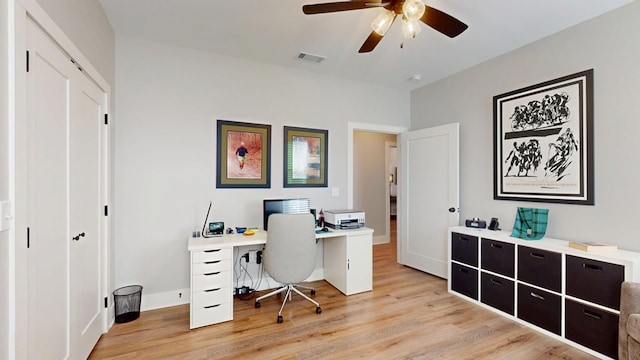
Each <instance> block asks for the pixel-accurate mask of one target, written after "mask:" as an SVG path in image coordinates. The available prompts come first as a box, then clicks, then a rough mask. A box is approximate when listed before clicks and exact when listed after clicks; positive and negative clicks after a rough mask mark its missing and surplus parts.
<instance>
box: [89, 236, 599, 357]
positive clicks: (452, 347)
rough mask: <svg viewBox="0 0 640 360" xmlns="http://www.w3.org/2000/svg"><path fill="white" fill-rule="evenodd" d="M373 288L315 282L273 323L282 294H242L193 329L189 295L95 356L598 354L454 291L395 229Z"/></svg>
mask: <svg viewBox="0 0 640 360" xmlns="http://www.w3.org/2000/svg"><path fill="white" fill-rule="evenodd" d="M373 274H374V275H373V278H374V279H373V291H370V292H366V293H362V294H357V295H352V296H348V297H347V296H344V295H342V293H340V292H339V291H338V290H336V289H335V288H333V287H332V286H331V285H329V284H328V283H327V282H325V281H316V282H313V283H311V284H312V285H313V286H315V288H316V291H317V294H316V296H315V299H316V300H317V301H319V302H320V305H321V306H322V309H323V311H322V314H319V315H318V314H316V313H315V306H314V305H313V304H311V303H309V302H307V301H306V300H304V299H302V298H300V297H299V296H294V298H293V299H294V300H293V301H292V302H289V303H287V305H286V306H285V310H284V312H283V316H284V322H283V323H282V324H278V323H276V316H277V313H278V308H279V306H280V303H279V301H278V300H279V299H278V300H276V299H273V298H272V299H265V300H264V301H262V307H261V308H259V309H255V308H254V299H250V300H248V301H242V300H239V299H235V303H234V306H235V310H234V320H233V321H229V322H225V323H222V324H216V325H211V326H206V327H202V328H198V329H194V330H189V305H181V306H175V307H171V308H164V309H159V310H153V311H147V312H143V313H142V314H141V315H140V318H138V319H137V320H134V321H132V322H130V323H125V324H115V325H114V326H113V327H112V328H111V330H110V331H109V333H108V334H104V335H103V336H102V338H101V339H100V341H99V342H98V344H97V345H96V347H95V349H94V350H93V352H92V354H91V356H90V359H237V358H245V357H246V358H258V359H353V358H366V359H595V358H594V357H592V356H590V355H588V354H586V353H584V352H582V351H580V350H578V349H575V348H573V347H571V346H569V345H566V344H564V343H562V342H560V341H558V340H555V339H553V338H551V337H548V336H546V335H543V334H541V333H538V332H537V331H534V330H531V329H529V328H526V327H525V326H522V325H520V324H518V323H516V322H514V321H511V320H508V319H506V318H503V317H502V316H499V315H497V314H495V313H493V312H491V311H489V310H486V309H484V308H481V307H479V306H476V305H473V304H471V303H469V302H467V301H464V300H462V299H460V298H458V297H455V296H453V295H450V294H449V293H447V283H446V281H445V280H443V279H440V278H437V277H434V276H431V275H428V274H425V273H422V272H420V271H416V270H413V269H411V268H408V267H404V266H401V265H398V264H397V263H396V243H395V239H393V240H392V242H391V243H390V244H383V245H376V246H375V247H374V272H373Z"/></svg>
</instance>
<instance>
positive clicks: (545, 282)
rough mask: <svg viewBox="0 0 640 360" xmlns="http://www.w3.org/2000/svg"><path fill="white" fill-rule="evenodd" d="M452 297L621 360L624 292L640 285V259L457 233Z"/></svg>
mask: <svg viewBox="0 0 640 360" xmlns="http://www.w3.org/2000/svg"><path fill="white" fill-rule="evenodd" d="M449 240H450V241H449V256H450V267H449V271H450V272H449V274H448V275H449V282H448V286H449V292H451V293H452V294H455V295H458V296H460V297H461V298H463V299H465V300H468V301H472V302H475V303H476V304H478V305H481V306H483V307H485V308H487V309H490V310H492V311H495V312H497V313H499V314H501V315H503V316H506V317H508V318H510V319H512V320H514V321H517V322H519V323H522V324H524V325H527V326H529V327H531V328H533V329H536V330H539V331H541V332H543V333H545V334H547V335H549V336H552V337H555V338H557V339H559V340H562V341H564V342H566V343H568V344H571V345H573V346H576V347H578V348H580V349H581V350H584V351H585V352H587V353H590V354H592V355H594V356H598V357H601V358H603V357H605V358H617V341H618V340H617V339H618V319H619V304H620V287H621V284H622V282H623V281H640V254H638V253H635V252H630V251H623V250H619V251H615V252H610V253H595V252H585V251H580V250H576V249H573V248H570V247H569V244H568V242H567V241H562V240H556V239H550V238H543V239H541V240H536V241H526V240H521V239H517V238H512V237H511V236H510V234H509V233H507V232H503V231H490V230H486V229H473V228H466V227H453V228H451V229H450V232H449Z"/></svg>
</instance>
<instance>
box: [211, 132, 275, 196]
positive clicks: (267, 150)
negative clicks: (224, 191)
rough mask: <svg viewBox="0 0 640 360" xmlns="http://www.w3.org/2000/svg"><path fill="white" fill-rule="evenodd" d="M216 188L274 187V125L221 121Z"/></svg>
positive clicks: (218, 138) (218, 137)
mask: <svg viewBox="0 0 640 360" xmlns="http://www.w3.org/2000/svg"><path fill="white" fill-rule="evenodd" d="M217 155H218V156H217V159H216V188H270V187H271V125H264V124H251V123H244V122H235V121H226V120H218V122H217Z"/></svg>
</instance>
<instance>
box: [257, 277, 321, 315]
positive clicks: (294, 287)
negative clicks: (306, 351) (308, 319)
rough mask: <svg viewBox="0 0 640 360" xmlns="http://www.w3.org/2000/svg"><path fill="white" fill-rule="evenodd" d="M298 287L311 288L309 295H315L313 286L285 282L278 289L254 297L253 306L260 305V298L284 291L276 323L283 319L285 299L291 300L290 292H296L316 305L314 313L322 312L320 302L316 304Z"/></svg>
mask: <svg viewBox="0 0 640 360" xmlns="http://www.w3.org/2000/svg"><path fill="white" fill-rule="evenodd" d="M298 288H301V289H307V290H311V295H315V293H316V291H315V290H314V289H313V288H310V287H306V286H302V285H296V284H287V285H284V286H282V287H280V288H279V289H276V290H274V291H272V292H270V293H268V294H265V295H262V296H260V297H259V298H257V299H256V303H255V307H256V308H259V307H260V306H261V305H260V300H262V299H266V298H268V297H270V296H273V295H277V294H280V293H283V292H285V291H286V294H285V296H284V299H283V300H282V305H281V306H280V311H278V323H281V322H283V321H284V319H283V318H282V310H283V309H284V305H285V304H286V303H287V300H289V301H291V295H292V292H295V293H297V294H298V295H300V296H302V297H303V298H305V299H307V300H308V301H310V302H311V303H313V304H314V305H315V306H316V314H320V313H322V308H321V307H320V304H318V302H317V301H315V300H313V299H311V298H310V297H308V296H307V295H305V294H304V293H302V291H300V290H298Z"/></svg>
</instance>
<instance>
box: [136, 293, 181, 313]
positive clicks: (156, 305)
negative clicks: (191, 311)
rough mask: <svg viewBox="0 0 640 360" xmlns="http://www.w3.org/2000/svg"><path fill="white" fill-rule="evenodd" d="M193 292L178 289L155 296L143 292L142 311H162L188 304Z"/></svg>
mask: <svg viewBox="0 0 640 360" xmlns="http://www.w3.org/2000/svg"><path fill="white" fill-rule="evenodd" d="M190 294H191V292H190V291H189V289H188V288H187V289H178V290H173V291H166V292H162V293H155V294H145V293H144V291H143V292H142V298H141V301H140V311H147V310H154V309H160V308H164V307H169V306H176V305H182V304H188V303H189V298H190Z"/></svg>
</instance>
